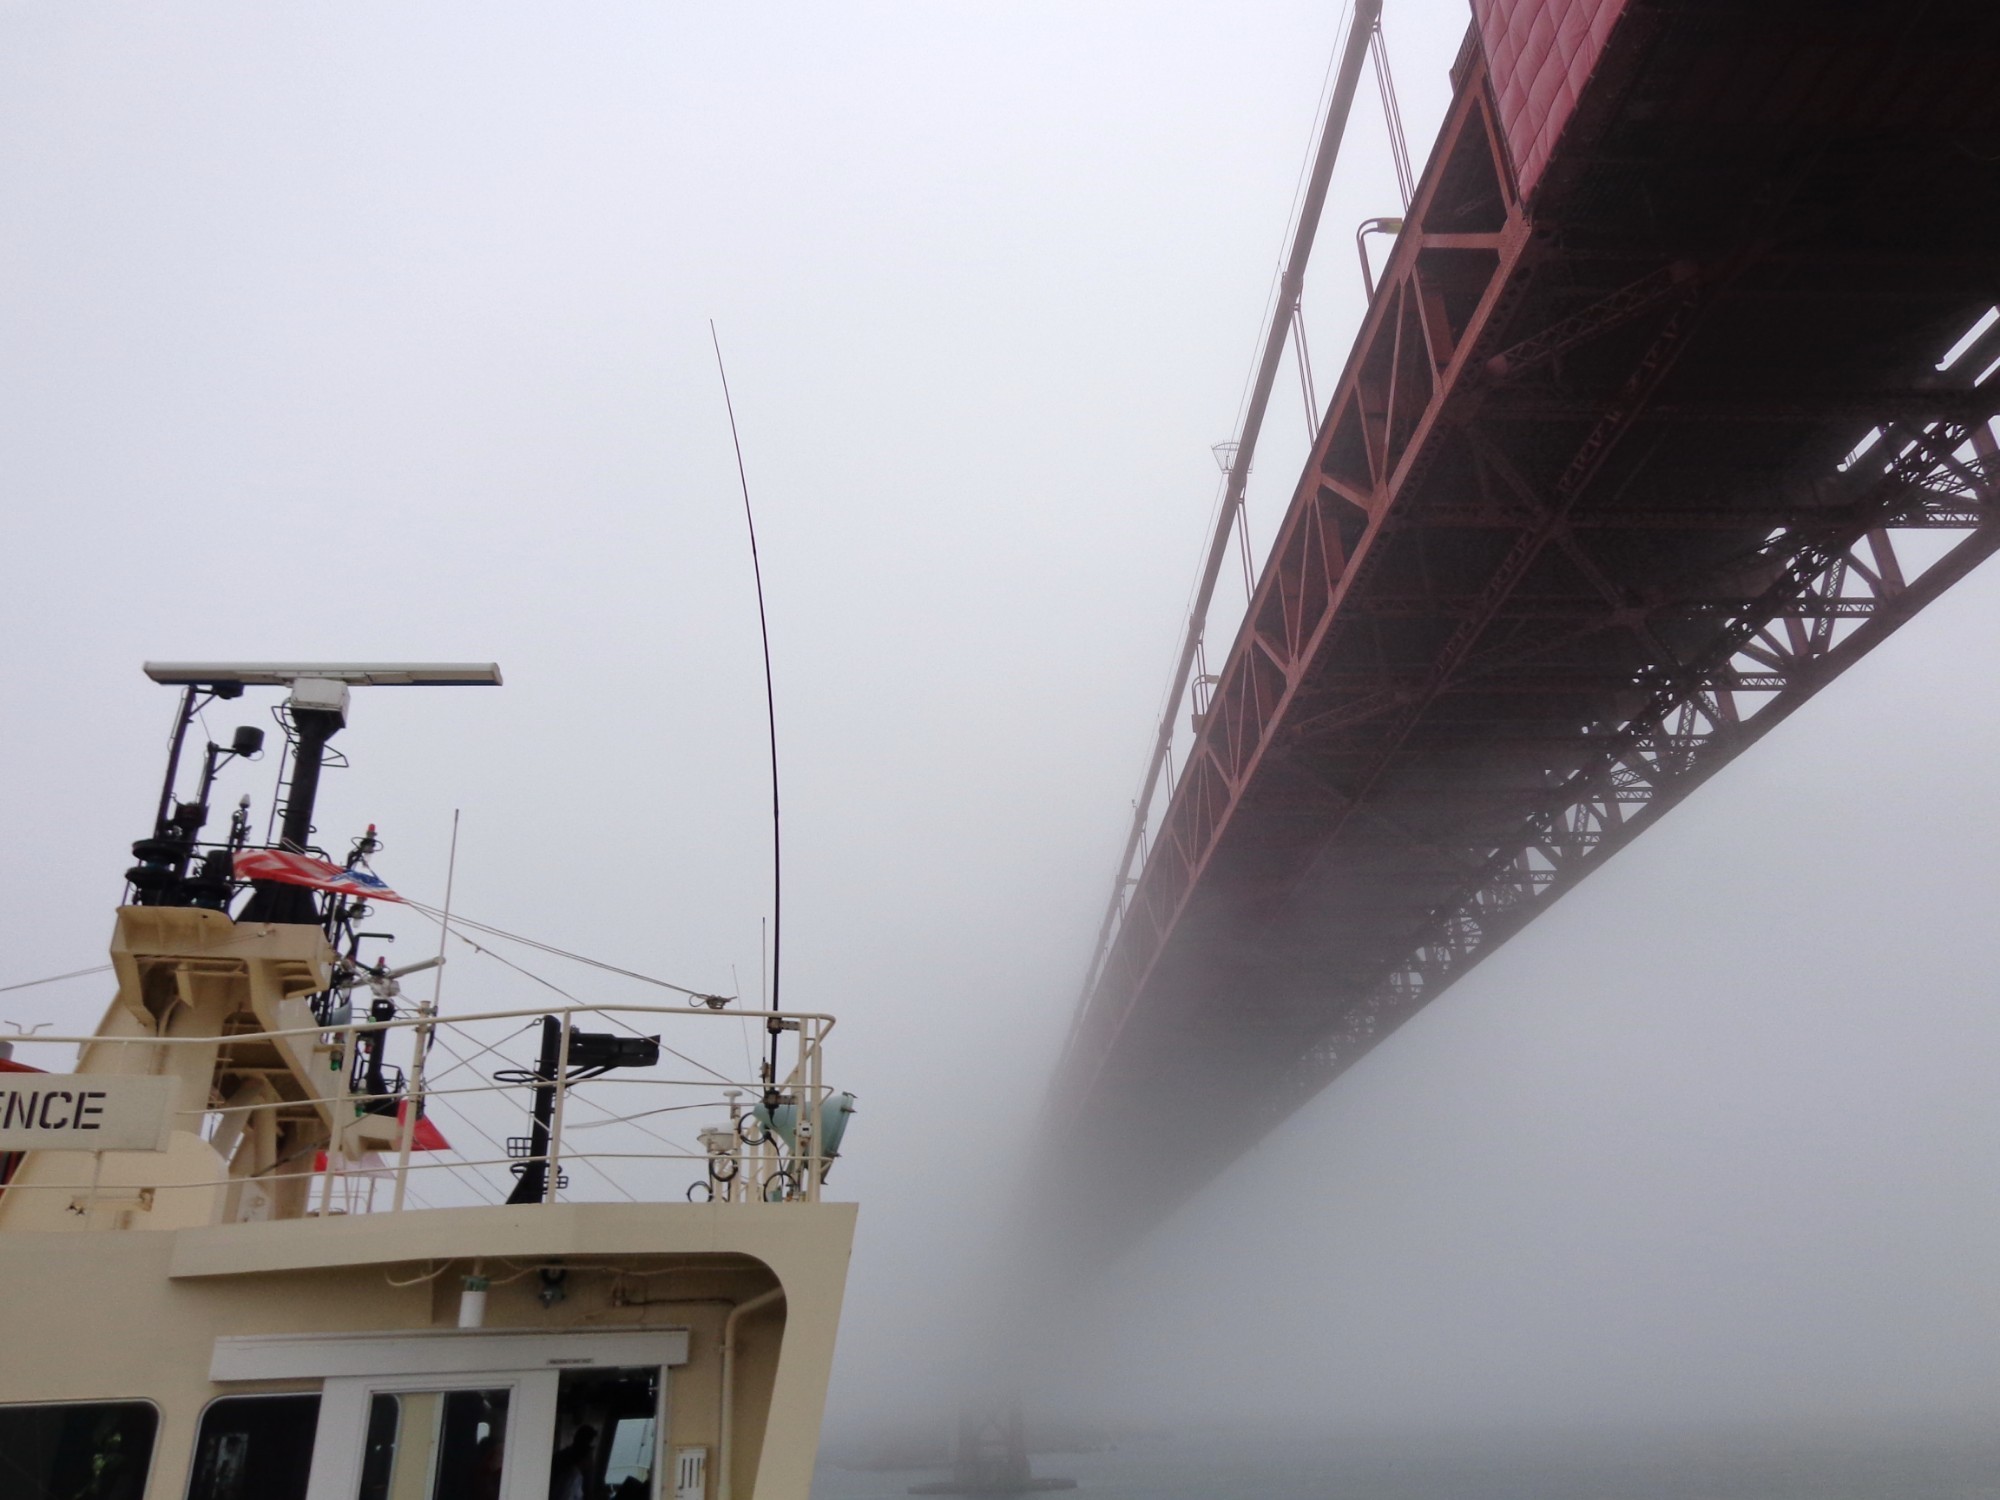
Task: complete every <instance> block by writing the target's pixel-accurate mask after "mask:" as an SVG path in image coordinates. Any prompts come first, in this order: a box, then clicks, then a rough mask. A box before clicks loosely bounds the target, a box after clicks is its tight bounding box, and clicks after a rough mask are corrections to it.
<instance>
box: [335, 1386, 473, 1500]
mask: <svg viewBox="0 0 2000 1500" xmlns="http://www.w3.org/2000/svg"><path fill="white" fill-rule="evenodd" d="M509 1394H510V1393H509V1392H508V1391H507V1390H506V1389H505V1388H504V1387H502V1388H500V1389H497V1390H490V1391H398V1392H396V1393H394V1394H390V1393H388V1392H378V1393H377V1394H376V1395H375V1396H374V1397H373V1398H372V1399H371V1400H370V1401H369V1403H368V1440H367V1448H366V1450H365V1452H364V1455H363V1457H362V1460H361V1489H360V1491H359V1496H358V1500H404V1497H405V1496H426V1497H428V1500H497V1497H498V1496H499V1494H500V1477H501V1469H502V1466H503V1464H504V1463H505V1460H506V1444H507V1399H508V1396H509Z"/></svg>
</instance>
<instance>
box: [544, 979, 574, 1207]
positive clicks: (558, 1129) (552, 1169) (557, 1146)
mask: <svg viewBox="0 0 2000 1500" xmlns="http://www.w3.org/2000/svg"><path fill="white" fill-rule="evenodd" d="M570 1020H571V1017H570V1013H569V1012H568V1011H567V1010H565V1011H564V1012H563V1016H562V1050H561V1051H560V1052H558V1053H557V1054H556V1110H555V1120H554V1122H553V1124H552V1125H551V1126H550V1129H549V1166H548V1173H549V1178H548V1197H547V1199H546V1200H545V1201H546V1202H549V1203H553V1202H555V1201H556V1190H557V1189H558V1188H560V1187H561V1186H562V1128H563V1104H564V1102H565V1101H566V1100H567V1099H568V1098H569V1031H570Z"/></svg>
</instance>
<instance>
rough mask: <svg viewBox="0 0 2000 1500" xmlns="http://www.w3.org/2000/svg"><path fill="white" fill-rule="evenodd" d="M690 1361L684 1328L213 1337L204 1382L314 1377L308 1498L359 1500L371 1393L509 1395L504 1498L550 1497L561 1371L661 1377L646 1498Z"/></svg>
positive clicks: (660, 1475) (657, 1482)
mask: <svg viewBox="0 0 2000 1500" xmlns="http://www.w3.org/2000/svg"><path fill="white" fill-rule="evenodd" d="M687 1358H688V1334H687V1330H686V1329H684V1328H674V1329H657V1328H655V1329H629V1330H628V1329H620V1330H617V1331H615V1332H614V1331H609V1330H606V1331H596V1330H593V1331H591V1332H589V1333H583V1332H569V1333H553V1334H544V1333H526V1332H517V1331H515V1330H512V1329H508V1330H504V1331H503V1330H499V1329H491V1330H486V1329H480V1330H472V1329H467V1330H458V1329H450V1330H438V1331H437V1332H433V1333H421V1334H324V1335H312V1334H278V1335H262V1336H252V1337H247V1338H245V1337H234V1338H232V1337H224V1338H219V1339H217V1340H216V1341H215V1353H214V1357H213V1359H212V1362H211V1366H210V1370H209V1378H210V1379H212V1380H215V1381H218V1382H233V1381H239V1380H274V1379H300V1378H312V1377H319V1378H320V1379H321V1381H322V1387H321V1393H320V1408H319V1425H318V1428H317V1430H316V1432H315V1434H314V1438H313V1457H312V1468H311V1470H310V1472H309V1477H308V1479H307V1483H306V1497H307V1500H356V1491H357V1490H358V1489H359V1488H360V1483H361V1460H362V1457H363V1453H364V1450H365V1447H366V1443H367V1434H368V1405H369V1400H370V1398H371V1397H373V1396H375V1395H377V1394H391V1393H400V1392H408V1391H467V1390H472V1391H480V1390H494V1389H498V1388H502V1387H504V1388H506V1389H507V1391H508V1392H509V1393H510V1394H509V1396H508V1402H507V1439H506V1450H505V1451H506V1457H505V1460H504V1462H503V1465H502V1468H501V1479H500V1484H501V1488H500V1493H501V1496H502V1500H548V1483H549V1465H550V1463H551V1461H552V1460H553V1458H554V1456H555V1427H556V1397H557V1386H558V1383H559V1382H560V1380H561V1378H562V1373H563V1371H565V1370H576V1369H589V1368H592V1367H597V1368H605V1369H614V1368H616V1369H633V1368H638V1369H644V1368H656V1369H658V1370H659V1372H660V1401H659V1407H658V1410H657V1412H656V1419H657V1420H656V1425H655V1428H654V1445H655V1446H654V1452H655V1455H656V1456H655V1461H654V1468H653V1474H654V1493H655V1494H656V1495H659V1496H661V1497H662V1500H664V1497H665V1496H666V1494H667V1490H666V1489H665V1488H664V1486H665V1485H666V1484H667V1482H668V1476H667V1475H665V1473H664V1472H663V1465H662V1463H661V1462H660V1458H659V1455H662V1454H665V1453H666V1452H668V1451H670V1450H669V1447H668V1444H667V1431H668V1420H667V1419H668V1372H669V1371H670V1370H672V1369H673V1368H674V1367H675V1366H678V1365H684V1364H686V1363H687Z"/></svg>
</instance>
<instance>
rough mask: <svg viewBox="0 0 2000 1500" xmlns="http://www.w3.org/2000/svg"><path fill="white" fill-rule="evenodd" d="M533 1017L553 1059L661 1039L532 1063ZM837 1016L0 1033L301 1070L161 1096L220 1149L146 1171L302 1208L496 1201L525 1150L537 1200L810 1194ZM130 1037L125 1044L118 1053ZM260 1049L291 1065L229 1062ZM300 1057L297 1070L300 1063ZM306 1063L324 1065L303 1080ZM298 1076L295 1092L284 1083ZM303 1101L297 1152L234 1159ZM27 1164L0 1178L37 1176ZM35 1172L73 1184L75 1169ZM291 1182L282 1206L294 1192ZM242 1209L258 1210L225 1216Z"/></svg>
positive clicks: (478, 1017) (90, 1050) (29, 1055)
mask: <svg viewBox="0 0 2000 1500" xmlns="http://www.w3.org/2000/svg"><path fill="white" fill-rule="evenodd" d="M356 999H357V1001H360V1000H361V996H360V995H357V996H356ZM355 1009H356V1011H357V1012H360V1011H361V1010H362V1005H361V1004H357V1005H356V1007H355ZM545 1017H553V1018H554V1019H555V1021H556V1022H557V1024H558V1025H559V1026H560V1028H561V1045H560V1050H559V1053H558V1055H559V1056H562V1057H568V1056H570V1053H571V1040H572V1038H573V1037H575V1036H576V1035H578V1034H579V1033H587V1032H596V1033H599V1034H602V1033H603V1032H605V1031H610V1032H612V1033H613V1034H615V1035H617V1036H619V1037H621V1038H641V1039H645V1040H648V1041H651V1040H657V1041H658V1042H659V1045H660V1052H659V1060H658V1062H657V1063H656V1064H654V1065H651V1066H646V1067H629V1066H621V1067H617V1068H614V1069H613V1070H611V1071H609V1072H607V1073H604V1074H601V1075H599V1076H596V1077H591V1078H587V1079H577V1078H573V1077H570V1076H569V1074H570V1073H571V1071H572V1069H570V1068H557V1069H556V1070H555V1071H556V1076H555V1077H554V1078H544V1077H542V1076H541V1075H540V1074H539V1073H538V1057H539V1053H540V1049H541V1042H540V1031H541V1028H542V1024H543V1021H544V1018H545ZM833 1026H834V1019H833V1017H831V1016H828V1015H823V1014H819V1013H816V1012H810V1011H784V1012H776V1011H755V1012H748V1011H737V1010H728V1009H722V1010H710V1009H707V1008H696V1007H686V1006H659V1005H596V1004H593V1005H585V1004H572V1005H565V1006H554V1007H547V1008H543V1009H536V1010H500V1011H486V1012H479V1013H474V1014H469V1015H452V1016H434V1015H429V1014H424V1013H422V1012H421V1011H420V1012H419V1013H418V1014H414V1015H401V1016H398V1017H396V1018H395V1019H393V1020H386V1021H375V1020H370V1019H367V1018H366V1017H365V1015H357V1016H355V1017H353V1018H351V1019H347V1020H346V1021H345V1023H344V1024H340V1025H332V1026H325V1025H312V1026H304V1027H296V1028H291V1029H288V1030H280V1031H231V1032H226V1033H224V1034H222V1035H220V1036H147V1035H135V1036H129V1037H127V1036H88V1037H80V1036H49V1035H33V1036H16V1037H12V1038H9V1040H10V1041H12V1043H13V1046H14V1060H15V1061H17V1062H21V1063H26V1064H28V1065H30V1066H32V1067H35V1068H39V1069H41V1070H43V1071H45V1072H50V1073H67V1072H71V1071H73V1070H75V1069H77V1068H78V1067H79V1066H80V1065H87V1066H88V1067H89V1069H90V1070H91V1071H93V1072H100V1071H101V1072H106V1073H113V1074H118V1073H139V1072H145V1073H153V1072H160V1073H172V1072H176V1071H179V1070H177V1069H176V1068H175V1067H174V1066H173V1059H172V1058H171V1057H170V1056H168V1055H167V1054H169V1053H172V1052H176V1051H179V1050H180V1049H185V1048H196V1049H208V1050H209V1051H210V1052H213V1053H216V1054H218V1056H219V1058H220V1059H221V1060H220V1061H219V1063H218V1064H217V1065H216V1071H215V1074H214V1076H217V1077H220V1076H225V1075H229V1074H232V1073H237V1074H238V1075H239V1076H241V1075H242V1074H245V1073H249V1074H255V1073H257V1072H258V1071H259V1070H260V1069H261V1071H262V1073H263V1074H266V1075H268V1074H271V1073H281V1074H288V1075H289V1076H290V1077H291V1078H292V1079H294V1080H297V1082H296V1083H295V1084H294V1085H293V1086H292V1087H291V1088H289V1089H283V1090H276V1092H283V1093H286V1094H289V1095H292V1097H264V1098H257V1099H251V1100H247V1101H242V1102H234V1101H233V1100H223V1099H218V1098H215V1097H213V1095H211V1097H210V1099H209V1100H208V1103H207V1107H206V1108H205V1109H203V1110H199V1111H196V1110H186V1109H184V1110H180V1111H177V1112H176V1118H175V1119H174V1122H173V1123H174V1126H175V1128H176V1129H177V1130H183V1131H188V1132H191V1133H193V1134H196V1135H198V1136H199V1137H200V1138H201V1139H203V1140H204V1141H207V1142H208V1143H209V1144H210V1145H211V1146H213V1147H215V1148H216V1151H217V1156H216V1166H217V1175H216V1176H214V1177H212V1178H209V1179H206V1180H188V1179H183V1178H181V1177H175V1178H173V1179H172V1180H158V1181H157V1182H156V1184H155V1186H156V1187H157V1188H168V1187H174V1188H185V1187H212V1188H224V1189H229V1188H242V1187H246V1186H254V1187H255V1188H257V1189H259V1190H260V1194H261V1195H263V1196H266V1197H267V1198H269V1199H273V1200H275V1199H279V1198H282V1197H283V1196H284V1194H283V1193H282V1190H281V1185H283V1184H297V1183H299V1182H301V1181H303V1182H305V1183H306V1184H307V1193H306V1197H305V1206H304V1209H303V1212H304V1214H305V1215H307V1216H320V1215H336V1214H354V1213H374V1212H387V1211H394V1210H398V1209H403V1208H426V1207H444V1206H462V1205H467V1204H473V1203H495V1202H505V1201H507V1199H508V1197H509V1195H510V1194H511V1193H512V1192H513V1191H514V1189H515V1187H516V1184H517V1182H518V1181H519V1179H520V1178H521V1176H522V1174H523V1173H524V1172H532V1170H533V1169H534V1168H535V1167H537V1166H540V1167H542V1168H543V1174H542V1175H543V1177H544V1180H545V1187H544V1191H543V1193H542V1194H541V1196H540V1198H539V1200H538V1201H539V1202H540V1203H544V1204H553V1203H557V1202H588V1201H628V1202H658V1201H679V1200H683V1199H686V1200H690V1201H696V1202H710V1201H713V1202H720V1203H730V1204H750V1203H797V1202H806V1203H815V1202H818V1201H820V1196H821V1192H822V1189H823V1186H824V1184H825V1181H826V1177H827V1173H828V1170H829V1168H830V1167H831V1166H832V1164H833V1162H834V1160H835V1157H834V1156H833V1155H832V1154H831V1153H829V1152H828V1151H827V1150H826V1149H825V1145H826V1143H827V1142H828V1141H829V1129H830V1128H831V1130H832V1132H833V1139H835V1140H836V1141H837V1139H838V1135H839V1132H840V1129H841V1127H842V1123H843V1120H844V1116H845V1114H846V1112H847V1104H848V1103H849V1100H848V1098H847V1096H844V1095H839V1094H837V1092H836V1091H835V1090H833V1089H832V1088H830V1087H829V1086H828V1085H827V1084H826V1082H825V1080H824V1077H823V1071H822V1064H823V1058H824V1051H825V1041H826V1037H827V1035H828V1033H830V1032H831V1031H832V1030H833ZM774 1038H775V1040H776V1042H777V1050H778V1052H779V1054H780V1056H779V1061H778V1067H777V1069H776V1070H775V1077H776V1080H777V1081H776V1083H775V1084H773V1083H771V1082H769V1081H768V1080H767V1079H766V1078H765V1077H764V1070H763V1059H765V1058H767V1057H768V1056H769V1055H770V1052H771V1048H772V1041H773V1039H774ZM364 1044H365V1045H368V1046H378V1047H380V1048H382V1049H383V1055H384V1057H385V1060H386V1064H387V1069H388V1072H389V1073H391V1074H392V1075H393V1074H396V1073H397V1072H399V1071H400V1072H401V1074H402V1076H403V1080H404V1083H403V1086H402V1087H400V1088H390V1089H388V1090H387V1091H384V1092H368V1091H367V1090H365V1089H360V1088H357V1087H355V1086H354V1083H353V1075H354V1072H355V1068H354V1066H353V1062H354V1059H355V1057H356V1055H357V1049H358V1048H360V1047H362V1046H363V1045H364ZM676 1044H678V1045H676ZM101 1049H102V1050H101ZM128 1050H134V1051H136V1052H137V1053H138V1054H139V1055H138V1056H135V1057H132V1058H130V1059H129V1060H128V1059H126V1058H124V1057H120V1056H116V1055H115V1054H122V1053H125V1052H127V1051H128ZM260 1050H263V1051H268V1052H270V1053H274V1054H276V1056H277V1057H278V1058H279V1059H280V1060H281V1062H284V1063H286V1064H288V1065H285V1066H281V1067H277V1068H273V1067H270V1066H268V1065H266V1064H260V1063H252V1062H246V1061H244V1059H245V1057H246V1054H251V1055H254V1054H255V1053H257V1052H258V1051H260ZM106 1051H109V1052H111V1053H112V1054H114V1055H113V1056H106V1055H105V1052H106ZM398 1054H400V1056H398ZM301 1058H303V1059H307V1060H309V1066H308V1067H306V1068H302V1067H299V1066H297V1065H296V1064H297V1062H298V1061H299V1060H300V1059H301ZM82 1059H88V1062H87V1064H81V1063H80V1060H82ZM310 1062H316V1063H317V1064H318V1065H319V1066H321V1067H323V1068H324V1073H323V1075H322V1077H321V1078H320V1079H319V1080H317V1082H316V1080H315V1079H314V1077H313V1076H312V1072H311V1070H310ZM301 1086H302V1087H303V1088H304V1090H305V1091H306V1097H303V1098H301V1097H297V1094H298V1092H299V1089H300V1087H301ZM538 1088H547V1089H549V1090H550V1091H551V1092H552V1095H553V1097H552V1100H551V1105H552V1107H551V1109H550V1111H549V1118H548V1121H547V1137H548V1142H547V1148H546V1150H545V1151H541V1150H535V1149H533V1145H534V1140H535V1129H534V1119H533V1109H534V1102H535V1095H536V1092H537V1089H538ZM316 1090H317V1091H316ZM238 1092H239V1094H240V1093H241V1092H242V1091H241V1090H239V1091H238ZM767 1094H774V1095H775V1098H776V1102H777V1109H776V1111H775V1113H774V1112H772V1111H770V1110H768V1109H767V1108H766V1107H765V1105H766V1098H767ZM308 1116H316V1117H317V1118H318V1120H319V1121H320V1122H321V1123H320V1125H319V1126H318V1128H317V1129H308V1130H307V1131H306V1132H304V1134H305V1135H306V1137H308V1138H309V1139H310V1140H311V1142H312V1143H311V1144H310V1145H307V1146H304V1147H302V1148H298V1149H299V1150H300V1152H301V1156H302V1157H303V1156H310V1158H311V1159H310V1160H304V1159H284V1158H281V1159H279V1160H277V1161H275V1162H272V1163H270V1164H268V1165H266V1166H264V1167H263V1168H262V1169H261V1170H252V1169H248V1168H246V1167H245V1166H244V1165H243V1163H244V1161H245V1160H246V1159H247V1158H246V1156H245V1148H244V1147H243V1146H242V1145H241V1144H240V1143H242V1142H244V1141H246V1140H248V1139H250V1138H253V1137H254V1135H255V1134H256V1132H258V1131H259V1130H260V1129H262V1128H263V1126H262V1125H261V1123H260V1121H262V1120H268V1122H269V1125H270V1127H271V1134H270V1135H268V1136H266V1137H265V1138H266V1139H278V1140H282V1139H284V1135H283V1127H284V1126H285V1125H287V1124H290V1123H292V1122H294V1121H297V1120H300V1119H302V1118H306V1117H308ZM420 1118H421V1119H423V1120H425V1121H426V1122H428V1123H429V1124H431V1125H433V1126H435V1127H436V1128H437V1129H438V1130H439V1131H441V1132H442V1134H443V1135H444V1137H445V1138H446V1140H447V1141H448V1142H449V1143H450V1144H449V1146H448V1147H447V1148H446V1149H442V1150H435V1149H433V1150H426V1149H425V1148H424V1142H423V1139H422V1137H421V1136H420V1134H419V1131H418V1124H417V1122H418V1120H419V1119H420ZM329 1135H330V1137H331V1138H330V1139H328V1138H327V1137H328V1136H329ZM105 1154H106V1155H107V1156H116V1155H118V1154H119V1153H105ZM232 1156H233V1157H234V1158H235V1161H236V1166H235V1169H234V1170H232V1169H231V1162H230V1158H231V1157H232ZM33 1175H34V1174H28V1176H27V1179H26V1180H22V1179H20V1178H17V1180H15V1181H13V1182H11V1183H9V1184H8V1185H7V1186H6V1187H5V1188H4V1189H0V1192H4V1193H9V1194H11V1193H15V1192H20V1191H34V1190H37V1189H38V1188H39V1187H42V1186H44V1185H43V1184H38V1183H36V1182H35V1181H34V1180H33ZM46 1186H47V1187H48V1188H50V1189H59V1190H61V1191H68V1192H72V1193H73V1192H74V1191H75V1185H74V1183H73V1182H70V1183H63V1184H56V1183H49V1184H46ZM289 1196H290V1197H291V1198H292V1200H293V1201H294V1202H296V1200H297V1198H298V1194H297V1191H296V1188H294V1189H293V1191H292V1193H291V1194H290V1195H289ZM235 1201H239V1202H240V1201H241V1195H238V1198H237V1200H235ZM522 1206H523V1208H524V1209H528V1210H531V1209H532V1208H533V1207H534V1206H535V1205H534V1203H533V1202H531V1203H529V1204H525V1205H522ZM79 1211H80V1212H81V1211H83V1210H82V1209H79ZM246 1216H254V1215H245V1214H242V1213H240V1212H239V1213H237V1214H236V1215H235V1217H239V1218H240V1217H246ZM285 1216H293V1215H291V1214H287V1215H285ZM86 1217H88V1216H87V1215H86Z"/></svg>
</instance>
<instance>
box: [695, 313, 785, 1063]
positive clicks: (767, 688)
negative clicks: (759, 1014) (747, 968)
mask: <svg viewBox="0 0 2000 1500" xmlns="http://www.w3.org/2000/svg"><path fill="white" fill-rule="evenodd" d="M708 339H709V342H710V343H712V344H713V345H715V373H716V374H717V375H718V376H720V377H721V380H722V405H723V408H724V410H726V411H727V412H728V413H729V442H730V445H731V446H732V447H733V448H735V450H736V481H737V483H738V484H740V485H741V486H742V488H743V523H744V525H746V526H747V527H748V528H749V529H750V572H751V575H752V576H753V577H754V578H755V579H756V580H757V630H758V634H759V635H760V637H761V638H762V640H763V643H764V720H765V724H766V726H767V728H768V729H769V732H770V751H771V1010H772V1011H773V1013H775V1012H777V1011H779V1010H781V1009H783V1007H782V1006H781V1005H780V1004H779V997H780V994H781V993H782V986H783V984H784V975H785V959H784V952H785V948H784V944H785V875H784V850H785V845H784V839H783V838H782V837H781V835H780V833H779V823H778V706H777V698H776V696H775V695H774V694H773V693H772V691H771V625H770V621H769V620H768V619H767V618H766V616H765V613H764V567H763V564H762V563H761V562H760V561H759V560H758V557H757V518H756V516H754V515H753V514H751V510H750V476H749V475H748V473H746V472H745V470H744V467H743V440H742V438H740V437H739V436H738V435H737V432H736V403H735V402H734V401H732V400H730V398H729V372H728V370H726V369H724V368H723V364H722V340H721V339H720V338H719V337H718V336H717V335H716V332H715V320H714V319H713V318H711V319H709V323H708ZM770 1037H771V1047H770V1060H769V1061H768V1062H767V1063H766V1064H765V1066H766V1068H767V1069H768V1070H769V1075H770V1076H769V1077H767V1078H766V1079H765V1080H764V1084H765V1087H766V1088H767V1089H775V1088H776V1087H777V1085H778V1031H777V1026H776V1023H775V1022H774V1023H772V1025H771V1030H770Z"/></svg>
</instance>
